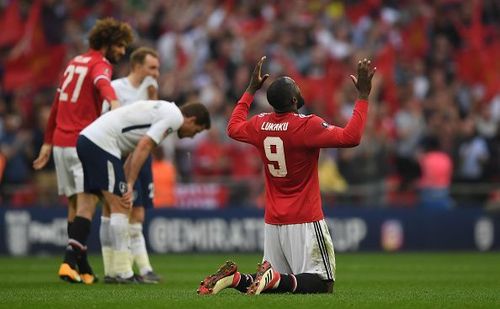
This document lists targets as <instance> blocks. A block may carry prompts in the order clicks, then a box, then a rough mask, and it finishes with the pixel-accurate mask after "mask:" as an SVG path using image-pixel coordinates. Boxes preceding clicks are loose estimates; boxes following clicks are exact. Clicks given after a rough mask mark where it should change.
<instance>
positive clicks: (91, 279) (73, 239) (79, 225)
mask: <svg viewBox="0 0 500 309" xmlns="http://www.w3.org/2000/svg"><path fill="white" fill-rule="evenodd" d="M98 200H99V198H98V197H97V196H96V195H94V194H91V193H85V192H83V193H78V194H77V206H76V208H77V209H76V216H75V220H74V221H73V224H71V229H70V232H69V235H68V238H69V243H70V244H71V246H72V247H73V250H74V251H75V252H76V258H77V265H78V270H79V272H80V277H81V279H82V282H83V283H85V284H93V283H95V282H96V281H97V277H96V276H95V274H94V271H93V270H92V267H91V266H90V263H89V261H88V258H87V239H88V237H89V235H90V227H91V224H92V218H93V217H94V213H95V209H96V205H97V202H98Z"/></svg>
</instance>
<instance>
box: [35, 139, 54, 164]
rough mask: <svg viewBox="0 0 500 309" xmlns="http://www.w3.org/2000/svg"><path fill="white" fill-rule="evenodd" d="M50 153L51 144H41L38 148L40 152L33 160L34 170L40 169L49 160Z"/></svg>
mask: <svg viewBox="0 0 500 309" xmlns="http://www.w3.org/2000/svg"><path fill="white" fill-rule="evenodd" d="M51 153H52V145H51V144H43V145H42V147H41V148H40V153H39V154H38V157H37V158H36V159H35V160H34V161H33V168H34V169H35V170H39V169H42V168H43V167H44V166H45V165H47V162H49V159H50V154H51Z"/></svg>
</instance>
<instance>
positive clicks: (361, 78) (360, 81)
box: [350, 58, 377, 100]
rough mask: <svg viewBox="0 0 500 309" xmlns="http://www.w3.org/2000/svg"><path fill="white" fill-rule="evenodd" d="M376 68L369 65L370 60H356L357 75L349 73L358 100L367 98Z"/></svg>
mask: <svg viewBox="0 0 500 309" xmlns="http://www.w3.org/2000/svg"><path fill="white" fill-rule="evenodd" d="M376 70H377V68H375V67H373V68H372V67H371V61H370V60H368V59H366V58H364V59H363V60H360V61H358V72H357V77H356V76H354V75H351V76H350V77H351V79H352V82H353V83H354V86H356V89H358V98H359V99H360V100H368V96H369V95H370V91H371V89H372V78H373V75H374V74H375V71H376Z"/></svg>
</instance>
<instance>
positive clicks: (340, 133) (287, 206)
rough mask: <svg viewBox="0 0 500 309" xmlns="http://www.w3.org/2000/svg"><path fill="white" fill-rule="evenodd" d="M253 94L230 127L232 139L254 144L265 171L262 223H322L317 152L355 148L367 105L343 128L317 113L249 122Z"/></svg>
mask: <svg viewBox="0 0 500 309" xmlns="http://www.w3.org/2000/svg"><path fill="white" fill-rule="evenodd" d="M252 100H253V96H252V95H250V94H248V93H245V94H244V95H243V96H242V97H241V99H240V101H239V102H238V104H237V105H236V107H235V109H234V111H233V114H232V115H231V119H230V120H229V124H228V128H227V130H228V134H229V136H230V137H231V138H233V139H236V140H238V141H241V142H245V143H249V144H252V145H254V146H255V147H256V148H257V150H258V151H259V153H260V157H261V159H262V162H263V163H264V170H265V175H266V176H265V180H266V181H265V188H266V206H265V222H266V223H269V224H298V223H306V222H314V221H318V220H321V219H323V210H322V207H321V195H320V191H319V180H318V157H319V151H320V149H321V148H330V147H353V146H356V145H358V144H359V142H360V140H361V135H362V132H363V128H364V124H365V120H366V115H367V110H368V102H366V101H362V100H358V101H357V102H356V105H355V107H354V111H353V115H352V117H351V119H350V121H349V122H348V124H347V125H346V127H345V128H339V127H335V126H332V125H329V124H328V123H326V122H325V121H324V120H323V119H321V118H320V117H318V116H316V115H307V116H306V115H301V114H296V113H281V114H277V113H263V114H260V115H256V116H253V117H252V118H250V119H249V120H247V115H248V109H249V107H250V104H251V102H252Z"/></svg>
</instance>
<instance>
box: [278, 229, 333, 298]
mask: <svg viewBox="0 0 500 309" xmlns="http://www.w3.org/2000/svg"><path fill="white" fill-rule="evenodd" d="M283 228H284V229H285V231H286V234H287V235H288V242H286V241H285V242H283V247H284V250H285V252H286V254H287V255H290V256H291V258H290V259H289V261H290V267H291V269H292V273H293V274H295V275H294V276H295V279H296V287H295V289H294V290H293V292H294V293H332V292H333V284H334V282H335V251H334V247H333V241H332V238H331V236H330V232H329V230H328V225H327V224H326V221H325V220H320V221H317V222H310V223H304V224H293V225H286V226H283Z"/></svg>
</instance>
